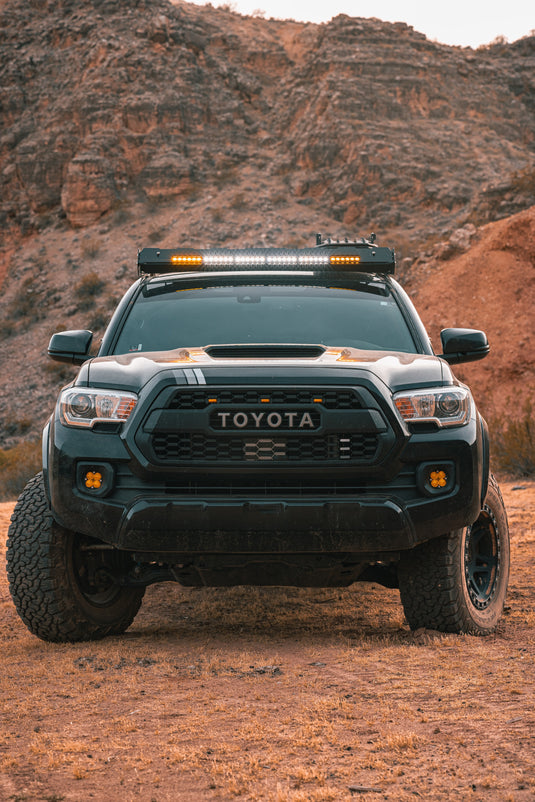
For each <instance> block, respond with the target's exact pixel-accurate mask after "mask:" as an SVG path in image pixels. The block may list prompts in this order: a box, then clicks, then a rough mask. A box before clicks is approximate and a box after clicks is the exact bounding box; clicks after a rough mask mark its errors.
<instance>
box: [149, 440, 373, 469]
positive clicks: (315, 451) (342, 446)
mask: <svg viewBox="0 0 535 802" xmlns="http://www.w3.org/2000/svg"><path fill="white" fill-rule="evenodd" d="M377 447H378V438H377V435H376V434H360V433H357V434H355V433H351V434H328V435H325V436H322V437H318V436H311V435H299V436H288V437H283V436H277V435H273V436H271V437H267V436H264V437H259V436H258V435H256V436H251V435H249V436H243V437H214V436H210V435H205V434H202V433H188V432H181V433H175V432H162V433H155V434H153V436H152V448H153V451H154V454H155V456H156V457H157V459H158V460H159V461H161V462H165V463H167V464H184V463H203V462H204V463H214V462H227V463H228V462H231V463H239V462H241V463H247V462H300V463H311V462H312V463H317V462H341V461H345V462H353V463H355V462H371V461H372V460H373V459H374V457H375V454H376V452H377Z"/></svg>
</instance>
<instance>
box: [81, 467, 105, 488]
mask: <svg viewBox="0 0 535 802" xmlns="http://www.w3.org/2000/svg"><path fill="white" fill-rule="evenodd" d="M84 485H85V486H86V487H87V488H88V489H89V490H100V488H101V487H102V474H101V473H100V472H99V471H88V472H87V473H86V475H85V476H84Z"/></svg>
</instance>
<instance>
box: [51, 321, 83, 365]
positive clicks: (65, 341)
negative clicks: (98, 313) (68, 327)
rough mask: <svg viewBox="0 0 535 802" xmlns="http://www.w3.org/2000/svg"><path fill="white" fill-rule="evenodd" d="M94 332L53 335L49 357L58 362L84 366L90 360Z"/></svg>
mask: <svg viewBox="0 0 535 802" xmlns="http://www.w3.org/2000/svg"><path fill="white" fill-rule="evenodd" d="M92 340H93V332H92V331H86V330H85V329H78V330H76V331H60V332H59V333H58V334H53V335H52V337H51V338H50V342H49V344H48V356H49V357H50V358H51V359H55V360H56V362H68V363H69V364H70V365H82V364H83V363H84V362H85V361H86V359H88V358H89V349H90V347H91V342H92Z"/></svg>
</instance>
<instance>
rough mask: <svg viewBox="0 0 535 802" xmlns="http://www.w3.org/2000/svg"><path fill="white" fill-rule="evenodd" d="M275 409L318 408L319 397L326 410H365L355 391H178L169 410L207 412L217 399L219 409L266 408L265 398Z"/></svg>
mask: <svg viewBox="0 0 535 802" xmlns="http://www.w3.org/2000/svg"><path fill="white" fill-rule="evenodd" d="M266 397H267V398H268V399H269V403H270V404H271V405H277V406H289V407H295V406H296V405H305V406H309V405H311V404H312V405H314V404H315V403H317V399H318V397H319V398H321V405H322V406H323V407H324V408H325V409H362V403H361V401H360V398H359V396H358V395H357V393H356V392H355V391H354V390H351V389H323V390H310V389H308V388H303V389H295V390H293V389H290V388H288V389H286V388H282V389H281V388H277V389H273V390H270V389H267V388H265V389H264V388H263V389H256V388H255V389H248V388H243V389H239V390H235V389H224V390H219V389H218V390H214V389H209V390H200V389H199V390H187V389H183V390H182V389H181V390H178V391H177V392H176V393H174V395H173V396H172V397H171V400H170V401H169V403H168V405H167V409H205V408H206V407H208V406H211V405H212V404H213V403H214V398H215V399H217V403H218V404H219V405H225V406H228V405H236V406H243V405H247V406H253V405H257V404H258V405H263V404H265V400H264V399H265V398H266Z"/></svg>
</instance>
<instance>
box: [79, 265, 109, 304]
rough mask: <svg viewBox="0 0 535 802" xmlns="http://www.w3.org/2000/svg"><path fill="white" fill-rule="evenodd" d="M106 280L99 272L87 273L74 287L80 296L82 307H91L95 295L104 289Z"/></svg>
mask: <svg viewBox="0 0 535 802" xmlns="http://www.w3.org/2000/svg"><path fill="white" fill-rule="evenodd" d="M105 283H106V282H105V281H104V280H103V279H102V278H101V277H100V276H99V274H98V273H96V272H95V271H92V272H91V273H87V274H86V275H85V276H84V277H83V279H81V281H79V282H78V284H76V285H75V287H74V294H75V295H76V297H77V298H78V301H79V306H80V309H91V307H92V306H94V303H95V297H96V296H97V295H100V293H101V292H102V290H103V289H104V285H105Z"/></svg>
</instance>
